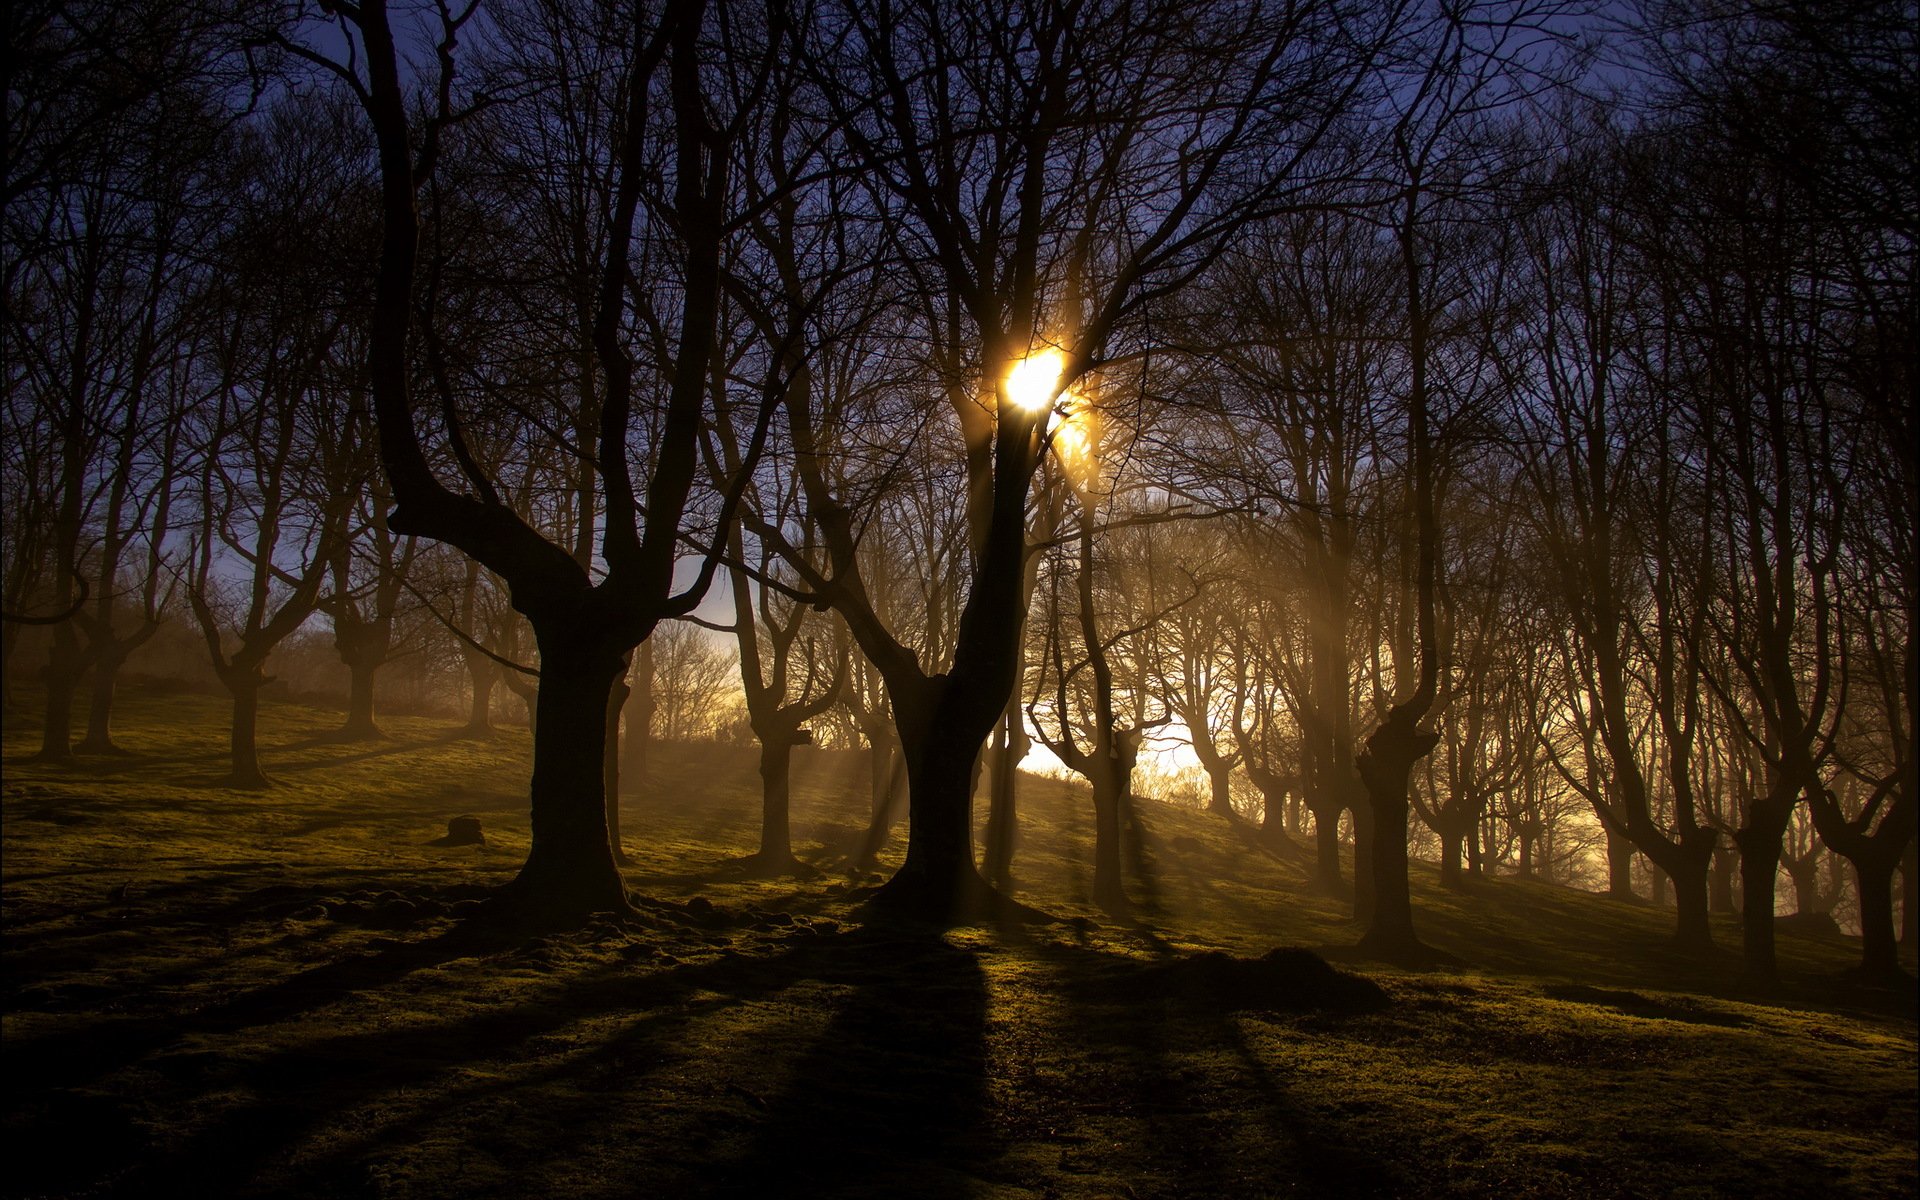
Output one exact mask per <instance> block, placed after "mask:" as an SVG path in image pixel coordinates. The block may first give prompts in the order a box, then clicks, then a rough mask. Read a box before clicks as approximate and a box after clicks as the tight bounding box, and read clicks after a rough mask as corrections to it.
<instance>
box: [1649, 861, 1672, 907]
mask: <svg viewBox="0 0 1920 1200" xmlns="http://www.w3.org/2000/svg"><path fill="white" fill-rule="evenodd" d="M1647 895H1648V896H1649V897H1650V898H1651V899H1652V901H1653V906H1654V907H1655V908H1665V907H1666V906H1667V873H1666V872H1665V871H1664V870H1662V869H1661V868H1660V864H1659V863H1655V862H1649V863H1648V864H1647Z"/></svg>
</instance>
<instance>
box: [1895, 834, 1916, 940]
mask: <svg viewBox="0 0 1920 1200" xmlns="http://www.w3.org/2000/svg"><path fill="white" fill-rule="evenodd" d="M1900 874H1901V875H1902V876H1903V877H1904V878H1905V880H1906V882H1905V883H1904V884H1902V885H1901V888H1900V890H1901V893H1902V895H1903V897H1904V899H1903V900H1902V902H1901V905H1900V944H1901V945H1902V946H1905V947H1906V948H1907V949H1909V950H1912V949H1913V948H1914V947H1916V946H1920V841H1916V840H1915V839H1913V838H1908V839H1907V851H1906V853H1905V854H1902V855H1901V856H1900Z"/></svg>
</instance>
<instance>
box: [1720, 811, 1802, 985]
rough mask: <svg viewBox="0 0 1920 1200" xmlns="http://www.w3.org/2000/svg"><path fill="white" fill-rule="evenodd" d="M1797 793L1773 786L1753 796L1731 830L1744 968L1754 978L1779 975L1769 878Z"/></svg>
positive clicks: (1775, 869)
mask: <svg viewBox="0 0 1920 1200" xmlns="http://www.w3.org/2000/svg"><path fill="white" fill-rule="evenodd" d="M1796 794H1797V793H1796V792H1793V791H1782V790H1781V789H1780V788H1778V787H1776V788H1775V789H1774V790H1772V791H1769V792H1768V793H1767V794H1765V795H1761V796H1756V797H1754V799H1753V803H1752V804H1751V805H1750V806H1749V807H1748V809H1747V823H1746V824H1745V825H1743V826H1742V827H1741V828H1739V829H1737V830H1735V831H1734V835H1733V844H1734V845H1735V846H1736V847H1738V849H1739V851H1740V897H1741V905H1740V916H1741V922H1740V944H1741V951H1742V953H1743V954H1744V956H1745V958H1746V965H1747V971H1748V973H1749V974H1751V975H1753V976H1754V977H1756V978H1758V979H1773V978H1774V977H1775V976H1776V975H1777V974H1778V973H1779V960H1778V958H1777V957H1776V955H1775V953H1774V920H1773V894H1774V877H1775V876H1776V875H1777V874H1778V873H1779V871H1780V847H1781V842H1782V839H1783V838H1785V837H1786V833H1787V826H1788V825H1789V824H1790V823H1791V822H1792V820H1793V805H1794V798H1795V795H1796Z"/></svg>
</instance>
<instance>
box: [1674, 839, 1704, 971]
mask: <svg viewBox="0 0 1920 1200" xmlns="http://www.w3.org/2000/svg"><path fill="white" fill-rule="evenodd" d="M1710 861H1711V860H1703V861H1699V862H1694V861H1691V860H1689V861H1688V862H1687V863H1685V864H1683V865H1681V866H1680V869H1678V870H1676V871H1674V872H1673V874H1672V880H1673V905H1674V910H1675V913H1676V915H1677V918H1678V920H1677V924H1676V926H1675V931H1674V939H1675V940H1676V941H1677V942H1679V944H1680V945H1681V946H1683V947H1685V948H1688V949H1693V950H1701V949H1705V948H1707V947H1709V946H1711V945H1713V926H1712V923H1711V922H1710V921H1709V920H1708V919H1707V869H1708V863H1709V862H1710Z"/></svg>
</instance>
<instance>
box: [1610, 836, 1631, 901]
mask: <svg viewBox="0 0 1920 1200" xmlns="http://www.w3.org/2000/svg"><path fill="white" fill-rule="evenodd" d="M1607 896H1608V897H1609V898H1611V899H1614V900H1633V899H1636V898H1637V897H1636V896H1635V895H1634V891H1633V843H1632V842H1630V841H1628V840H1627V839H1626V836H1625V835H1623V834H1619V833H1615V832H1614V831H1613V830H1612V829H1611V828H1609V829H1608V830H1607Z"/></svg>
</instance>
